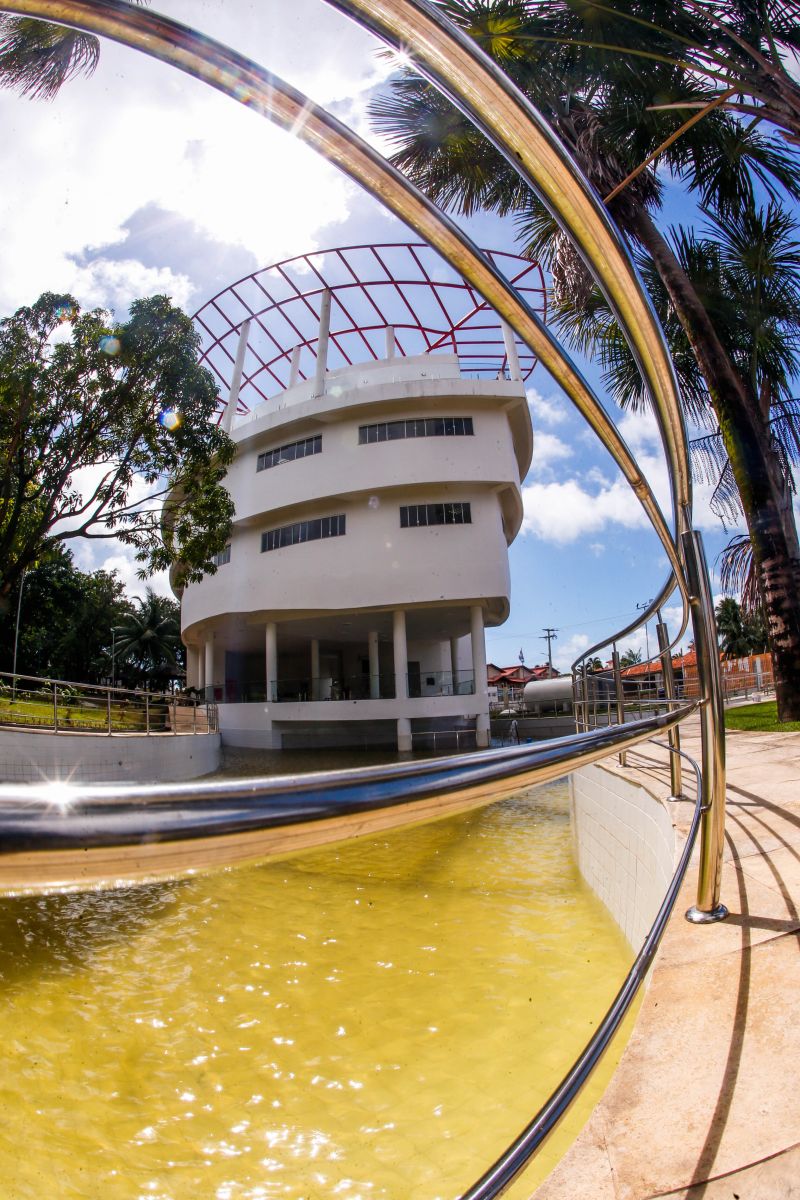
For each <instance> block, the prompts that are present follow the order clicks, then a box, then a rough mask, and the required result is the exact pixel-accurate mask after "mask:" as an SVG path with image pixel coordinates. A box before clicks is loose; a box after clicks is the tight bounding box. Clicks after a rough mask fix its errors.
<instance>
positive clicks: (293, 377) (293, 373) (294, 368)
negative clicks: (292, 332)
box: [289, 346, 300, 387]
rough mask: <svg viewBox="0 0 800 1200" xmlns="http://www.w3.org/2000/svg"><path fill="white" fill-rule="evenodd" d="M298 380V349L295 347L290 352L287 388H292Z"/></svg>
mask: <svg viewBox="0 0 800 1200" xmlns="http://www.w3.org/2000/svg"><path fill="white" fill-rule="evenodd" d="M299 378H300V347H299V346H295V348H294V350H292V359H291V362H290V364H289V387H294V385H295V384H296V383H297V381H298V379H299Z"/></svg>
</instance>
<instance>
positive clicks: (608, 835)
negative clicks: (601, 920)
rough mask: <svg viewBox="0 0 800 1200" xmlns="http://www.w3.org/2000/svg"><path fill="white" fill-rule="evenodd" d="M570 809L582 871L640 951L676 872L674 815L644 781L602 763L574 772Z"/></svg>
mask: <svg viewBox="0 0 800 1200" xmlns="http://www.w3.org/2000/svg"><path fill="white" fill-rule="evenodd" d="M570 807H571V812H572V828H573V834H574V839H575V857H576V859H577V862H578V868H579V870H580V872H581V875H582V876H583V878H584V879H585V880H586V882H587V883H588V884H589V887H590V888H591V889H592V891H593V892H595V894H596V895H597V896H598V897H599V898H600V899H601V900H602V902H603V903H604V904H605V906H606V908H607V909H608V910H609V912H610V913H611V915H612V917H613V918H614V920H615V921H616V922H617V924H618V925H619V927H620V929H621V930H622V931H623V933H624V934H625V937H626V938H627V939H628V941H629V942H630V944H631V945H632V946H633V947H634V949H635V950H638V949H639V947H640V946H641V944H642V942H643V941H644V939H645V936H646V934H647V932H648V930H649V929H650V926H651V925H652V923H653V920H654V919H655V915H656V913H657V912H658V909H659V907H660V905H661V902H662V901H663V899H664V895H665V893H666V890H667V888H668V886H669V882H670V880H671V878H672V875H673V872H674V864H675V831H674V828H673V822H672V817H671V815H670V813H669V812H668V810H667V807H666V805H665V804H664V803H662V802H661V801H660V800H658V799H656V797H655V796H653V795H651V793H650V792H648V791H646V790H645V788H643V787H642V786H641V785H639V784H637V783H633V782H632V781H630V780H628V779H623V778H622V777H621V776H620V775H617V774H615V773H613V772H612V771H609V770H607V769H606V768H604V767H602V766H590V767H582V768H581V769H580V770H578V771H575V772H574V773H573V774H572V775H570Z"/></svg>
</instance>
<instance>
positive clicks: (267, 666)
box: [264, 621, 278, 704]
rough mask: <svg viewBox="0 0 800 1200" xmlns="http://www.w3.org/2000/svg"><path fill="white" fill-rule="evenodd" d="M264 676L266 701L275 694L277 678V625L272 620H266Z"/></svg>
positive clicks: (268, 701) (271, 698) (269, 700)
mask: <svg viewBox="0 0 800 1200" xmlns="http://www.w3.org/2000/svg"><path fill="white" fill-rule="evenodd" d="M264 678H265V680H266V689H267V693H266V694H267V703H268V704H269V703H270V702H271V701H272V700H274V699H275V696H276V695H277V682H276V681H277V678H278V626H277V625H276V624H275V622H274V621H267V629H266V636H265V639H264Z"/></svg>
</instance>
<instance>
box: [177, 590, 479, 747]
mask: <svg viewBox="0 0 800 1200" xmlns="http://www.w3.org/2000/svg"><path fill="white" fill-rule="evenodd" d="M320 586H321V588H323V589H324V582H323V583H322V584H321V585H320ZM188 632H189V636H187V639H186V640H187V683H188V685H189V686H191V687H195V688H198V689H199V690H201V691H202V692H204V694H205V697H206V699H207V700H209V701H215V702H216V703H217V705H218V707H219V728H220V732H221V734H222V738H223V742H224V743H226V744H228V745H232V746H243V747H252V748H264V749H280V748H289V747H291V748H295V747H301V746H359V745H364V746H382V745H386V746H396V748H397V749H398V750H400V751H410V750H412V749H430V748H433V749H437V748H445V747H448V746H449V744H450V743H452V744H453V745H454V746H456V747H459V748H466V747H467V746H469V745H470V744H473V745H476V746H478V747H483V746H487V745H488V744H489V700H488V692H487V683H486V678H487V676H486V646H485V637H484V608H483V605H482V604H479V603H474V604H469V605H466V604H463V605H453V604H452V603H448V604H445V603H440V604H434V605H424V606H423V605H419V606H415V607H409V608H402V609H393V610H354V611H336V612H331V611H330V610H328V611H324V610H323V611H322V612H319V611H317V612H315V613H303V614H298V613H293V614H291V616H278V615H275V614H264V615H263V616H260V617H255V616H252V615H247V616H244V615H242V614H226V615H225V616H222V617H219V618H216V619H214V620H211V621H208V622H204V623H203V625H202V627H200V628H195V629H193V630H191V631H188Z"/></svg>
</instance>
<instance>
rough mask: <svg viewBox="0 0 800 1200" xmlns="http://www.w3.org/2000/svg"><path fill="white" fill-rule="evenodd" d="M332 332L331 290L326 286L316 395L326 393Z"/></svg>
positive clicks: (318, 342)
mask: <svg viewBox="0 0 800 1200" xmlns="http://www.w3.org/2000/svg"><path fill="white" fill-rule="evenodd" d="M330 332H331V291H330V288H325V291H324V292H323V293H322V300H321V301H320V306H319V340H318V341H317V369H316V372H315V374H314V392H313V394H314V395H315V396H323V395H324V394H325V372H326V371H327V369H328V339H329V337H330Z"/></svg>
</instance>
